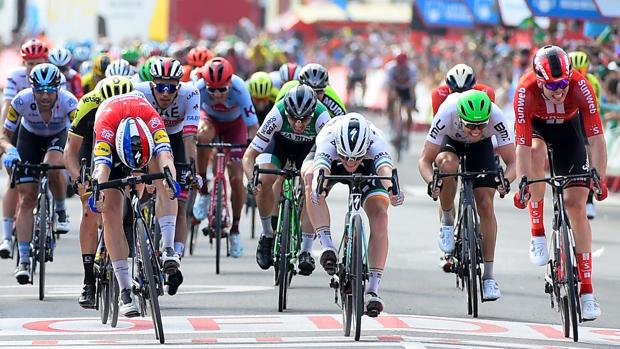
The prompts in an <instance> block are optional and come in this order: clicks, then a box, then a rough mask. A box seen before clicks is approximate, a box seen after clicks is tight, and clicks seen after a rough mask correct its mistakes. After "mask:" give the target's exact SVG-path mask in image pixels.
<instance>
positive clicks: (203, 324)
mask: <svg viewBox="0 0 620 349" xmlns="http://www.w3.org/2000/svg"><path fill="white" fill-rule="evenodd" d="M187 320H188V321H189V323H190V324H191V325H192V327H193V328H194V331H218V330H219V329H220V325H218V324H217V322H215V320H213V319H211V318H188V319H187Z"/></svg>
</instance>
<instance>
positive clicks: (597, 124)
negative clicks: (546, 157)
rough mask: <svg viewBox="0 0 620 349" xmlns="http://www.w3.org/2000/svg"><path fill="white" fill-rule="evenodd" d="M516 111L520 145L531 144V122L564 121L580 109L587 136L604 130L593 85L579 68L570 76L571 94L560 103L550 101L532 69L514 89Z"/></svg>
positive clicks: (557, 122)
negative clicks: (538, 83)
mask: <svg viewBox="0 0 620 349" xmlns="http://www.w3.org/2000/svg"><path fill="white" fill-rule="evenodd" d="M514 110H515V115H516V126H515V131H516V138H517V145H526V146H531V145H532V121H533V120H541V121H543V122H544V123H546V124H548V125H551V124H562V123H564V122H566V121H568V120H570V119H571V118H573V117H574V116H575V114H576V113H577V111H580V112H581V113H580V114H581V118H582V121H583V126H584V131H585V134H586V136H587V137H592V136H595V135H599V134H602V133H603V128H602V125H601V118H600V115H599V110H598V106H597V103H596V96H595V95H594V90H593V88H592V85H590V83H589V82H588V81H587V79H586V78H585V77H584V76H583V75H581V73H579V72H578V71H573V72H572V75H571V77H570V84H569V90H568V95H567V96H566V99H565V100H564V102H563V103H561V104H554V103H552V102H551V101H549V100H547V99H546V98H545V97H544V96H543V94H542V91H541V89H540V88H539V87H538V85H537V84H536V75H535V74H534V72H529V73H527V74H525V75H524V76H523V78H521V80H520V81H519V85H518V86H517V90H516V91H515V98H514Z"/></svg>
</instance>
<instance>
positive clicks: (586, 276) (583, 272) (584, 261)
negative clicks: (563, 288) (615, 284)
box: [577, 252, 593, 296]
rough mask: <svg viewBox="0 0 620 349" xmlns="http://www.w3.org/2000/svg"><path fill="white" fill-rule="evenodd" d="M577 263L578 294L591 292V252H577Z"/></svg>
mask: <svg viewBox="0 0 620 349" xmlns="http://www.w3.org/2000/svg"><path fill="white" fill-rule="evenodd" d="M577 263H578V265H579V267H578V270H579V279H581V285H580V287H579V295H580V296H581V295H582V294H584V293H592V292H593V290H592V254H591V253H590V252H584V253H577Z"/></svg>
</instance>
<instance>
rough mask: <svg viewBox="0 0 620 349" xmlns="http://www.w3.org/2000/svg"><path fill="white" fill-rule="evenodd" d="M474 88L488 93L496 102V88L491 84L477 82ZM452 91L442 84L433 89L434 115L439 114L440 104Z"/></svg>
mask: <svg viewBox="0 0 620 349" xmlns="http://www.w3.org/2000/svg"><path fill="white" fill-rule="evenodd" d="M473 89H474V90H478V91H482V92H484V93H486V94H487V95H488V96H489V98H491V102H495V90H493V88H492V87H491V86H487V85H485V84H476V85H474V87H473ZM451 93H452V91H450V87H448V85H441V86H439V87H437V88H435V89H434V90H433V92H432V93H431V100H432V101H433V103H432V104H433V115H435V114H437V110H439V106H440V105H441V103H443V101H445V100H446V98H447V97H448V96H449V95H450V94H451Z"/></svg>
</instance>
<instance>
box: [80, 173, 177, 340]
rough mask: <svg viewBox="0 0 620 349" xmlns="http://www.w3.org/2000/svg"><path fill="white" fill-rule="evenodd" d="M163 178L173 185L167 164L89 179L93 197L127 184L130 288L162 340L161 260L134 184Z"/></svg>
mask: <svg viewBox="0 0 620 349" xmlns="http://www.w3.org/2000/svg"><path fill="white" fill-rule="evenodd" d="M158 179H164V180H166V181H167V183H168V185H169V187H170V188H173V187H174V186H173V181H174V178H173V177H172V173H171V172H170V169H169V168H168V167H164V173H152V174H145V175H141V176H129V177H125V178H121V179H116V180H111V181H108V182H105V183H98V181H97V180H93V182H92V195H94V198H95V201H98V200H99V194H100V192H101V190H103V189H110V188H125V187H129V199H130V202H131V213H132V215H133V229H132V235H133V241H134V244H135V249H134V250H135V257H134V263H133V266H132V271H131V273H132V276H133V288H132V289H133V292H134V294H136V295H137V296H138V301H139V304H140V307H139V308H140V315H141V316H142V317H144V316H145V315H146V303H147V301H148V303H149V307H150V310H151V317H152V319H153V328H154V330H155V337H156V338H157V339H159V342H160V343H161V344H163V343H164V342H165V338H164V328H163V325H162V319H161V311H160V308H159V300H158V297H160V296H162V295H163V294H164V287H163V275H162V273H161V263H160V260H159V248H158V246H157V245H156V244H155V243H154V241H155V237H154V235H155V232H154V231H152V229H151V226H149V225H147V220H145V217H144V216H143V211H142V209H141V206H140V196H139V195H138V191H137V189H136V186H137V185H138V184H152V182H153V181H154V180H158Z"/></svg>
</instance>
